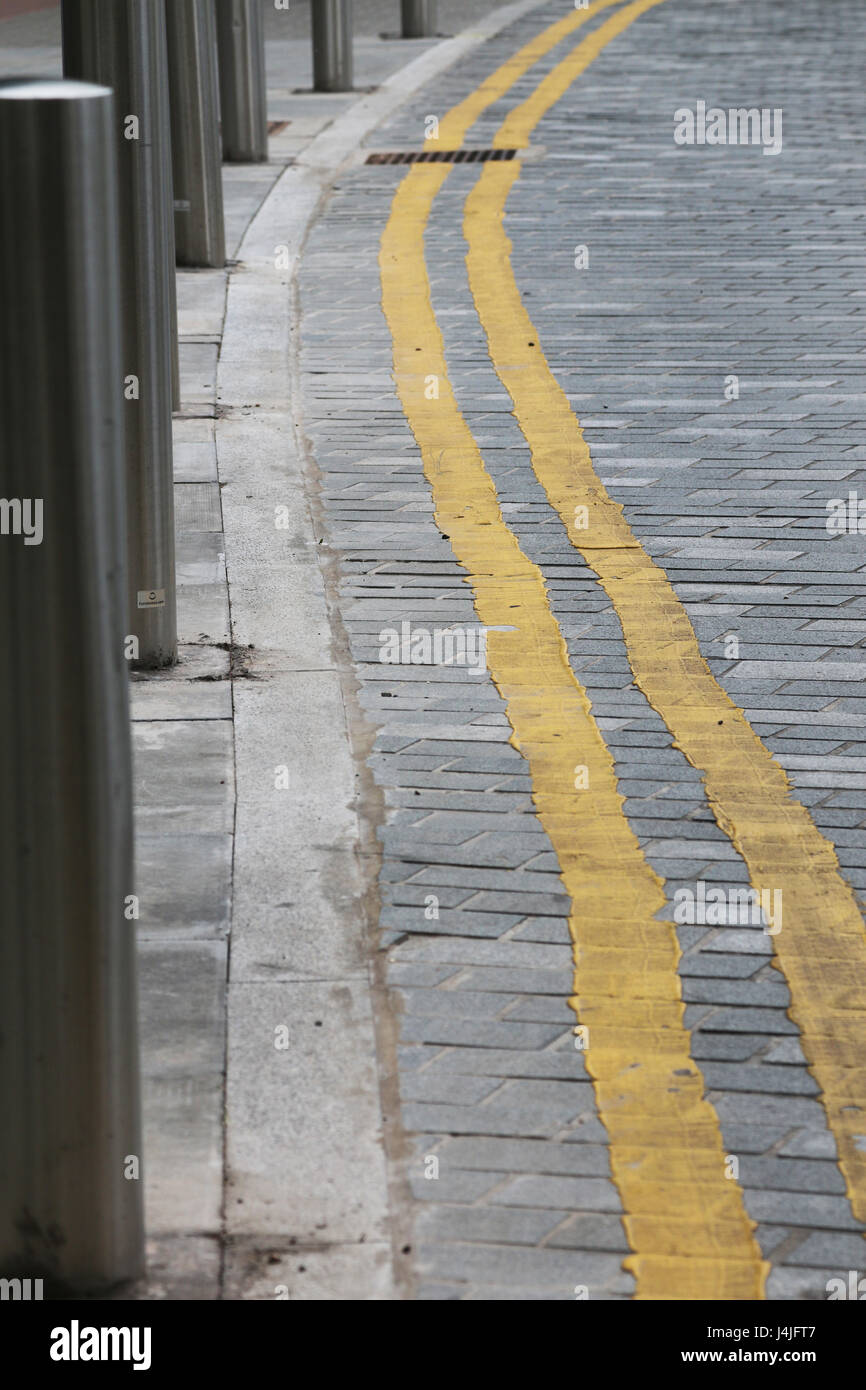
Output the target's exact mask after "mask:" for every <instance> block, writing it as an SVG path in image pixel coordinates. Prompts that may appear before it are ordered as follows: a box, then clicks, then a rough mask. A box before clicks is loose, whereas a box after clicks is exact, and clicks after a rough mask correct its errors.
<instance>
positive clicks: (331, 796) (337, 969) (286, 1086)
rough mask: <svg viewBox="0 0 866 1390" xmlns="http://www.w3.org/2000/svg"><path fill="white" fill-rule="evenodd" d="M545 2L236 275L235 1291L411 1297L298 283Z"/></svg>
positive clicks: (231, 1143) (245, 259)
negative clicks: (300, 389) (308, 425)
mask: <svg viewBox="0 0 866 1390" xmlns="http://www.w3.org/2000/svg"><path fill="white" fill-rule="evenodd" d="M542 3H543V0H520V2H519V3H516V4H512V5H508V6H506V7H504V8H503V9H501V10H497V11H495V12H494V13H493V14H491V15H490V16H489V17H488V18H487V19H486V20H485V21H484V22H483V23H481V24H479V25H477V26H476V27H475V28H474V29H473V30H471V31H467V32H466V33H464V34H459V35H457V36H455V37H454V38H451V39H447V40H445V41H443V42H442V43H440V44H438V45H437V46H436V47H435V48H431V49H428V50H426V51H425V52H423V53H422V54H420V55H419V56H418V57H417V58H415V59H414V60H413V61H411V62H410V63H408V64H407V66H406V67H405V68H404V69H402V70H401V71H400V72H398V73H396V74H393V75H392V76H391V77H389V78H388V79H387V80H386V81H385V82H384V83H383V84H382V86H381V87H380V88H378V89H377V90H376V91H375V92H373V93H370V94H366V95H364V96H363V97H361V98H360V99H359V100H358V101H357V102H355V103H354V104H353V105H352V106H351V107H349V108H348V109H347V110H346V111H345V112H343V113H342V114H341V115H340V116H339V117H337V118H336V119H335V120H334V121H333V123H332V124H331V125H330V126H329V127H328V128H327V129H326V130H324V131H323V132H321V133H320V134H319V135H317V136H316V137H315V138H314V139H313V140H312V141H311V143H310V145H309V146H308V147H307V148H306V150H305V151H304V152H303V154H302V155H301V156H300V157H299V159H298V161H297V163H295V164H294V165H291V166H289V167H287V168H286V170H285V172H284V173H283V174H282V175H281V176H280V177H279V179H278V180H277V182H276V184H275V185H274V187H273V189H272V190H271V192H270V193H269V194H268V196H267V197H266V199H265V201H264V202H263V203H262V205H261V207H260V208H259V211H258V212H257V214H256V216H255V217H254V219H253V221H252V222H251V224H250V226H249V227H248V229H247V232H246V234H245V236H244V238H243V241H242V243H241V246H240V249H239V252H238V265H237V266H236V267H235V268H234V270H233V272H232V274H231V276H230V278H229V284H228V294H227V305H226V317H225V326H224V334H223V341H222V349H221V353H220V359H219V367H218V374H217V423H216V442H217V459H218V474H219V480H220V487H221V499H222V515H223V528H224V532H225V550H226V568H227V574H228V585H229V595H230V605H231V625H232V641H233V643H234V645H235V646H236V647H240V648H243V649H244V651H245V661H244V665H245V671H244V676H243V678H238V679H235V680H234V682H233V705H234V719H235V752H236V785H237V807H236V810H237V814H236V827H235V830H236V838H235V863H234V895H233V912H232V934H231V947H230V964H229V985H228V1044H227V1077H226V1126H227V1134H226V1187H225V1204H224V1234H225V1238H226V1258H225V1264H224V1279H223V1297H227V1298H276V1297H290V1298H302V1299H310V1298H314V1299H327V1300H334V1299H339V1300H342V1299H358V1298H360V1299H374V1300H381V1299H393V1298H405V1297H409V1296H411V1286H410V1277H409V1271H408V1265H407V1261H406V1260H405V1258H402V1257H401V1253H400V1252H401V1250H402V1248H403V1245H404V1243H405V1242H406V1241H407V1239H408V1230H409V1223H408V1215H409V1208H408V1190H407V1189H405V1187H404V1182H403V1179H402V1178H401V1177H400V1175H399V1168H398V1163H397V1162H396V1160H399V1158H400V1157H401V1154H402V1142H403V1141H402V1138H401V1135H400V1133H399V1131H398V1130H397V1129H396V1125H397V1115H398V1105H397V1100H398V1094H397V1082H396V1069H395V1066H394V1063H393V1052H394V1034H395V1029H394V1024H393V1018H392V1017H391V1015H390V1013H389V1009H388V1005H387V1001H386V999H385V997H384V990H383V988H382V986H381V982H380V981H379V980H378V979H377V971H376V963H375V959H374V957H375V952H373V951H372V949H371V945H372V941H373V933H374V931H375V929H376V927H377V923H378V900H377V889H376V877H377V872H378V842H377V840H376V825H377V824H378V823H380V822H381V820H382V819H383V815H382V810H381V805H380V799H379V793H378V792H377V790H376V788H375V786H374V784H373V781H372V777H371V776H370V775H369V773H367V771H366V768H365V766H364V759H365V755H366V752H367V748H368V740H369V737H370V734H369V731H368V730H367V727H366V725H365V723H364V721H363V719H362V716H361V713H360V708H359V706H358V704H357V702H356V700H355V691H354V677H353V672H352V666H351V662H350V660H349V656H348V647H347V645H346V643H345V641H344V639H343V636H342V633H341V629H340V624H339V618H338V616H337V614H336V609H335V606H334V605H333V603H331V602H330V601H329V598H330V594H331V593H332V592H333V582H334V581H333V576H332V575H331V573H330V565H329V561H328V557H327V556H326V555H324V554H323V553H322V550H321V547H320V536H321V529H320V528H317V526H316V521H315V515H316V510H315V509H316V500H315V494H316V484H315V477H314V464H313V461H312V460H311V459H310V458H309V457H308V455H307V451H306V449H305V445H304V440H303V434H302V423H301V422H300V421H299V419H298V412H297V409H295V410H294V411H293V408H292V405H291V403H290V402H289V400H288V399H287V396H288V391H287V385H288V381H289V379H290V377H294V376H296V372H297V363H296V356H295V350H294V342H293V336H294V335H296V333H297V330H298V327H299V324H298V310H297V305H296V295H295V294H294V280H295V275H296V272H297V267H298V264H299V261H300V256H301V254H302V250H303V246H304V242H305V239H306V236H307V234H308V232H309V229H310V227H311V226H312V224H313V222H314V220H315V218H316V215H317V211H318V209H319V207H320V205H321V203H322V201H323V199H324V198H325V197H326V196H327V191H328V188H329V186H330V184H331V183H332V182H333V180H334V179H335V178H336V177H337V176H338V174H339V172H340V170H341V169H342V168H344V167H345V166H346V165H347V163H349V162H350V161H351V160H352V159H353V158H354V157H355V156H356V152H357V151H358V149H359V147H360V146H361V144H362V142H363V141H364V140H365V138H366V137H367V136H368V135H369V134H370V133H371V132H372V131H373V130H374V129H375V128H376V126H378V125H379V124H380V123H381V122H382V121H383V120H385V119H386V118H387V117H388V116H390V115H391V114H392V112H394V111H395V110H397V108H398V107H399V106H401V105H402V104H403V103H404V102H405V101H407V100H408V99H409V98H410V97H412V96H413V95H414V94H415V93H416V92H417V91H418V90H419V88H421V87H422V86H423V85H424V84H425V83H427V82H429V81H430V80H431V79H433V78H435V77H436V76H438V75H439V74H440V73H442V72H444V71H445V70H446V69H447V68H448V67H450V66H452V65H453V64H454V63H455V62H457V61H458V60H459V59H460V58H462V57H464V56H466V55H467V54H468V53H470V52H472V51H473V49H475V48H476V47H478V46H479V45H480V44H482V43H484V42H485V41H486V40H487V39H488V38H489V37H491V36H492V35H494V34H496V33H497V32H499V31H500V30H501V29H503V28H504V27H505V26H507V25H508V24H510V23H512V22H513V21H514V20H516V19H518V18H520V17H521V16H522V15H524V14H526V13H528V12H530V11H531V10H533V9H536V8H538V7H539V6H540V4H542ZM295 395H296V398H297V392H295ZM383 1117H384V1126H385V1128H384V1132H383ZM386 1150H387V1153H388V1156H389V1159H390V1163H389V1162H388V1161H386ZM301 1250H303V1258H302V1259H301V1260H300V1263H299V1261H298V1254H299V1252H300V1251H301ZM263 1271H264V1272H263ZM282 1290H285V1292H281V1291H282Z"/></svg>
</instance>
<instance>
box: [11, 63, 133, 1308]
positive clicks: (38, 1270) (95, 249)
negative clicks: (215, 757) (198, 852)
mask: <svg viewBox="0 0 866 1390" xmlns="http://www.w3.org/2000/svg"><path fill="white" fill-rule="evenodd" d="M114 143H115V114H114V103H113V99H112V94H111V92H110V91H108V90H107V89H106V88H105V87H96V86H91V85H89V84H85V83H79V82H62V81H54V80H44V81H42V80H38V79H29V80H19V79H7V80H6V81H4V82H0V178H2V183H3V191H4V208H3V216H2V217H0V304H2V306H3V312H2V314H0V494H2V499H3V500H2V501H0V593H2V595H3V601H2V603H0V661H2V674H0V766H2V768H3V775H2V777H0V883H2V888H3V919H4V920H3V929H2V932H0V1016H2V1019H3V1028H2V1040H0V1095H2V1101H0V1104H2V1111H3V1124H2V1125H0V1271H2V1274H3V1276H4V1277H6V1278H13V1279H27V1278H31V1277H32V1276H36V1277H38V1278H42V1279H44V1280H46V1281H47V1283H48V1287H49V1288H53V1287H56V1288H57V1289H58V1290H64V1291H71V1292H76V1291H77V1292H84V1291H89V1290H98V1289H104V1288H106V1287H107V1286H110V1285H113V1284H117V1283H119V1282H121V1281H124V1280H128V1279H132V1278H135V1277H136V1276H138V1275H139V1274H140V1273H141V1272H142V1266H143V1227H142V1180H141V1168H140V1164H141V1130H140V1117H139V1097H138V1084H139V1083H138V1055H137V1041H136V993H135V936H134V926H133V924H132V923H131V922H130V921H127V920H125V900H126V902H127V903H128V902H129V895H130V894H131V893H132V891H133V888H132V805H131V771H130V742H129V715H128V708H127V673H126V662H125V660H124V649H123V642H124V633H125V631H126V618H125V603H126V593H125V580H124V550H125V535H124V532H125V524H124V522H125V518H124V497H123V493H124V467H123V437H122V429H123V395H122V391H121V390H119V389H118V381H119V378H120V373H121V360H122V359H121V345H120V318H119V310H120V271H119V265H118V226H117V189H116V177H115V154H114ZM5 1296H6V1295H5V1294H4V1297H5ZM12 1296H13V1297H16V1296H17V1295H15V1294H13V1295H12ZM27 1296H28V1295H27V1294H26V1293H25V1294H24V1297H27ZM37 1296H41V1295H37ZM46 1296H48V1294H47V1293H46Z"/></svg>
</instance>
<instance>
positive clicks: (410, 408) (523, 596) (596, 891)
mask: <svg viewBox="0 0 866 1390" xmlns="http://www.w3.org/2000/svg"><path fill="white" fill-rule="evenodd" d="M656 2H657V0H656ZM647 3H648V0H641V4H640V6H639V10H642V9H645V8H647ZM599 8H601V7H599ZM631 8H632V9H634V8H635V7H631ZM639 10H636V11H635V12H639ZM583 17H584V18H586V17H587V16H586V14H584V16H583ZM464 106H465V103H464ZM448 172H449V167H448V166H447V165H416V166H414V167H413V169H412V170H411V171H410V173H409V174H408V175H407V176H406V178H405V179H404V181H403V182H402V183H401V185H400V187H399V188H398V190H397V193H396V195H395V198H394V202H393V206H392V210H391V215H390V218H389V221H388V225H387V227H386V229H385V232H384V235H383V238H382V246H381V253H380V268H381V275H382V301H383V308H384V312H385V316H386V319H387V321H388V324H389V327H390V330H391V334H392V338H393V355H394V376H395V381H396V383H397V388H398V391H399V394H400V399H401V401H402V403H403V408H404V410H405V412H406V416H407V418H408V420H409V424H410V426H411V428H412V431H413V433H414V435H415V438H416V440H417V442H418V445H419V448H420V450H421V456H422V459H423V463H424V469H425V473H426V475H427V477H428V479H429V481H430V483H431V486H432V490H433V498H434V504H435V508H436V519H437V522H438V525H439V526H440V528H441V529H442V531H444V532H445V533H446V534H447V535H448V536H449V537H450V539H451V544H452V547H453V549H454V553H455V555H456V557H457V559H458V560H459V562H460V563H461V564H462V565H463V566H464V568H465V569H466V570H467V572H468V574H469V577H470V582H471V584H472V587H473V590H474V595H475V606H476V610H477V612H478V616H479V618H480V620H481V622H482V623H483V624H484V626H485V627H487V628H489V629H499V628H501V629H505V630H504V631H496V630H493V631H490V632H489V635H488V665H489V668H490V671H491V674H492V677H493V679H494V681H495V683H496V685H497V687H498V689H499V690H500V692H501V694H502V696H503V698H504V700H505V701H506V709H507V714H508V718H509V721H510V723H511V726H512V729H513V731H514V732H513V736H512V743H513V744H514V746H515V747H517V748H519V749H520V751H521V753H522V754H523V756H524V757H525V758H526V759H527V762H528V764H529V770H530V773H531V777H532V785H533V800H534V802H535V805H536V808H537V811H538V816H539V819H540V821H541V824H542V825H543V826H544V829H545V830H546V831H547V834H548V835H549V837H550V840H551V842H552V844H553V846H554V849H555V850H556V853H557V857H558V859H559V863H560V866H561V875H562V881H563V883H564V885H565V887H566V889H567V891H568V893H569V895H570V897H571V901H572V915H571V927H572V934H573V937H574V941H575V967H576V968H575V979H576V989H577V992H578V995H579V998H580V1003H581V1015H580V1021H581V1023H582V1024H585V1025H586V1026H588V1028H589V1044H590V1055H591V1056H592V1058H593V1066H594V1073H595V1074H594V1086H595V1093H596V1096H597V1099H598V1104H599V1110H600V1113H601V1116H602V1119H603V1120H604V1123H605V1124H606V1126H607V1128H608V1130H609V1132H610V1133H611V1138H612V1154H613V1164H614V1170H615V1176H616V1180H617V1183H618V1186H619V1188H620V1191H621V1192H622V1194H623V1199H624V1205H625V1207H626V1210H627V1212H628V1213H629V1215H628V1219H627V1230H628V1235H629V1239H630V1242H631V1244H632V1247H633V1248H634V1250H635V1251H636V1252H637V1254H636V1257H635V1258H633V1259H632V1261H631V1268H632V1269H633V1270H634V1272H635V1274H636V1277H637V1285H638V1296H639V1297H641V1298H660V1299H671V1298H683V1299H722V1298H733V1299H753V1298H760V1297H762V1295H763V1285H764V1279H765V1277H766V1272H767V1267H766V1266H765V1265H764V1264H762V1262H761V1259H760V1251H759V1249H758V1246H757V1244H756V1242H755V1239H754V1236H753V1229H754V1223H752V1222H751V1221H750V1219H749V1218H748V1216H747V1214H746V1212H745V1211H744V1208H743V1203H742V1194H741V1192H740V1190H739V1188H738V1186H737V1184H736V1182H735V1181H732V1180H730V1179H728V1178H727V1177H726V1175H725V1154H724V1149H723V1145H722V1141H721V1135H720V1132H719V1126H718V1121H717V1118H716V1115H715V1111H714V1110H713V1108H712V1106H711V1105H710V1104H709V1103H708V1102H707V1101H706V1100H705V1099H704V1094H703V1091H704V1088H703V1082H702V1078H701V1075H700V1072H699V1071H698V1068H697V1067H696V1066H695V1063H694V1062H693V1061H692V1060H691V1057H690V1051H689V1034H688V1031H687V1030H686V1028H685V1026H684V1022H683V1004H682V999H681V990H680V982H679V977H678V974H677V965H678V961H679V956H680V952H679V946H678V943H677V939H676V934H675V932H674V930H673V927H672V926H671V925H670V924H669V923H667V922H658V921H656V920H655V913H656V912H658V911H659V910H660V908H661V907H662V906H663V904H664V901H665V897H664V892H663V889H662V884H661V880H660V879H659V878H658V877H657V876H656V875H655V873H653V871H652V869H651V868H650V866H649V865H648V864H647V862H646V859H645V858H644V856H643V853H642V851H641V849H640V846H639V844H638V842H637V840H636V838H635V836H634V834H633V832H632V830H631V828H630V826H629V824H628V821H627V819H626V817H625V815H624V813H623V809H622V797H621V796H620V795H619V792H618V790H617V785H616V777H615V772H614V764H613V760H612V758H611V756H610V753H609V752H608V750H607V748H606V746H605V744H604V741H603V739H602V737H601V735H600V733H599V731H598V728H597V725H596V723H595V720H594V719H593V717H592V714H591V707H590V703H589V700H588V698H587V696H586V693H585V692H584V691H583V689H582V688H581V687H580V685H579V684H578V682H577V681H576V679H575V677H574V674H573V672H572V670H571V666H570V664H569V661H568V656H567V652H566V648H565V643H564V642H563V639H562V635H561V633H560V631H559V627H558V625H557V623H556V620H555V619H554V617H553V614H552V612H551V610H550V607H549V604H548V601H547V595H546V592H545V588H544V581H543V578H542V575H541V572H540V571H539V570H538V568H537V567H536V566H535V565H534V564H532V563H531V562H530V561H529V560H528V559H527V557H526V556H525V555H524V554H523V553H522V551H521V550H520V548H519V546H518V544H517V541H516V538H515V537H514V535H513V534H512V532H511V531H510V530H509V528H508V527H507V526H506V524H505V522H504V521H503V518H502V514H501V512H500V509H499V504H498V500H497V496H496V490H495V488H494V485H493V481H492V479H491V478H490V475H489V474H488V472H487V470H486V468H485V466H484V462H483V459H482V457H481V454H480V451H479V449H478V447H477V445H476V443H475V440H474V439H473V437H472V434H471V432H470V430H469V428H468V426H467V424H466V422H465V420H464V419H463V416H462V415H461V413H460V410H459V408H458V406H457V403H456V400H455V398H454V394H453V391H452V389H451V385H450V383H449V380H448V374H447V368H446V363H445V356H444V349H443V343H442V337H441V334H440V332H439V328H438V325H437V323H436V319H435V316H434V314H433V309H432V305H431V302H430V287H429V281H428V277H427V270H426V265H425V260H424V230H425V227H426V225H427V220H428V217H429V213H430V208H431V205H432V202H433V199H434V198H435V196H436V194H437V193H438V192H439V189H440V188H441V186H442V184H443V183H444V181H445V179H446V177H447V176H448ZM430 376H435V377H436V378H438V386H439V396H438V399H435V400H428V399H427V395H426V393H425V385H426V383H427V381H428V379H429V377H430ZM509 629H510V630H509ZM578 769H585V774H586V779H587V781H588V788H587V789H586V790H576V788H575V774H576V773H578V780H582V778H583V774H582V773H580V772H578Z"/></svg>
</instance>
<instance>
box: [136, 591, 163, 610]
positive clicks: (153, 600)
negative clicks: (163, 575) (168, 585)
mask: <svg viewBox="0 0 866 1390" xmlns="http://www.w3.org/2000/svg"><path fill="white" fill-rule="evenodd" d="M138 607H139V608H164V607H165V589H139V591H138Z"/></svg>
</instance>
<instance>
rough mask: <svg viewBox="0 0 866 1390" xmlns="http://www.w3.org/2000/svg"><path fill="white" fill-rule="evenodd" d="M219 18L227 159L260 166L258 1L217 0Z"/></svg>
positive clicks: (264, 144)
mask: <svg viewBox="0 0 866 1390" xmlns="http://www.w3.org/2000/svg"><path fill="white" fill-rule="evenodd" d="M314 8H315V6H314ZM216 22H217V50H218V53H219V88H220V112H221V118H222V142H223V159H225V160H226V161H227V162H228V163H230V164H260V163H263V162H264V161H265V160H266V159H267V157H268V108H267V86H266V80H265V31H264V26H263V24H262V12H261V6H260V0H216Z"/></svg>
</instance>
